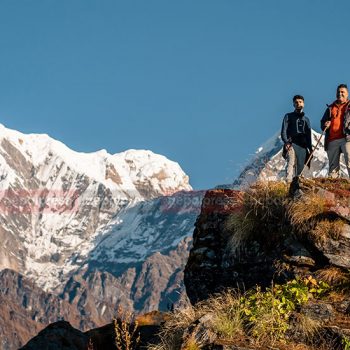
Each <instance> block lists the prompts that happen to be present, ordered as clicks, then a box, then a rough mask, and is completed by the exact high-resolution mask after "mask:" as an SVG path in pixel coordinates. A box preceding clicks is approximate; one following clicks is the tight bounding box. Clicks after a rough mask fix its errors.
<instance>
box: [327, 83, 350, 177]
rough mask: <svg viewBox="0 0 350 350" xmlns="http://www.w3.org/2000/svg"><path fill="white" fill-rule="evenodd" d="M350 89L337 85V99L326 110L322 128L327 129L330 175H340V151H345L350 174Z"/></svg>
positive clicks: (343, 85)
mask: <svg viewBox="0 0 350 350" xmlns="http://www.w3.org/2000/svg"><path fill="white" fill-rule="evenodd" d="M348 97H349V91H348V87H347V85H346V84H340V85H339V86H338V87H337V99H336V100H335V101H334V102H333V103H332V104H331V105H327V106H328V108H327V109H326V111H325V112H324V115H323V117H322V119H321V129H322V131H325V142H324V146H325V150H326V151H327V156H328V162H329V171H328V176H330V177H339V176H340V165H339V160H340V153H344V158H345V164H346V167H347V169H348V175H349V176H350V162H349V158H350V106H349V99H348Z"/></svg>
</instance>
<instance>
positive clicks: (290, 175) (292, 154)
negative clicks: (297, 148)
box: [286, 147, 296, 181]
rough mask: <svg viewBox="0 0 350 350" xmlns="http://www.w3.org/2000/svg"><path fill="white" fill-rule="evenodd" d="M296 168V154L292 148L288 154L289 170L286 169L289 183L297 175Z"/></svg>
mask: <svg viewBox="0 0 350 350" xmlns="http://www.w3.org/2000/svg"><path fill="white" fill-rule="evenodd" d="M295 167H296V161H295V152H294V149H293V147H290V148H289V150H288V153H287V169H286V172H287V174H286V179H287V181H292V179H293V177H294V174H295Z"/></svg>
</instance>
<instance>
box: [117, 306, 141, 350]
mask: <svg viewBox="0 0 350 350" xmlns="http://www.w3.org/2000/svg"><path fill="white" fill-rule="evenodd" d="M113 326H114V333H115V346H116V348H117V350H133V349H136V347H137V346H138V343H139V342H140V332H139V330H138V322H137V321H136V320H135V317H134V314H133V313H132V312H130V311H127V310H123V308H122V307H120V306H119V307H118V311H117V318H115V319H113Z"/></svg>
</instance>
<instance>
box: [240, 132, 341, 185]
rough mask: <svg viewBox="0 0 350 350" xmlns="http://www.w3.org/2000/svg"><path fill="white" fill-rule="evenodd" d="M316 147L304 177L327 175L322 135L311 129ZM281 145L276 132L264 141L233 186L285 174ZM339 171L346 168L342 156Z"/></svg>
mask: <svg viewBox="0 0 350 350" xmlns="http://www.w3.org/2000/svg"><path fill="white" fill-rule="evenodd" d="M319 139H320V142H319V143H318V147H317V149H316V150H315V152H314V154H313V158H312V161H311V167H310V169H309V168H307V167H306V168H305V171H304V173H303V175H304V176H305V177H322V176H327V173H328V160H327V154H326V152H325V150H324V136H321V134H319V133H317V132H316V131H314V130H313V131H312V145H313V147H315V146H316V144H317V142H318V140H319ZM282 146H283V142H282V140H281V137H280V134H279V133H276V134H275V135H274V136H273V137H271V138H270V139H269V140H268V141H267V142H266V143H264V144H263V145H262V146H261V147H259V148H258V149H257V151H256V152H255V154H254V156H253V157H252V158H251V159H250V160H249V162H248V163H247V164H246V166H245V167H244V168H243V170H242V172H241V173H240V175H239V176H238V178H237V179H236V180H235V181H234V183H233V187H234V188H240V187H244V186H247V185H249V184H250V183H252V182H254V181H257V180H281V179H284V178H285V176H286V161H285V160H284V159H283V157H282ZM341 173H342V175H344V176H346V174H347V170H346V166H345V164H344V160H343V158H341Z"/></svg>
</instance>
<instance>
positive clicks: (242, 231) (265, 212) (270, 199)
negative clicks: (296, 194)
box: [225, 182, 288, 253]
mask: <svg viewBox="0 0 350 350" xmlns="http://www.w3.org/2000/svg"><path fill="white" fill-rule="evenodd" d="M287 195H288V186H287V184H285V183H283V182H258V183H256V184H254V185H253V186H251V187H250V188H249V189H248V190H247V191H246V192H244V194H243V196H240V197H238V198H237V199H236V201H237V203H236V207H238V208H240V211H237V212H234V213H232V214H231V215H229V216H228V218H227V219H226V224H225V229H226V231H227V232H231V238H230V239H229V244H228V249H229V250H230V251H232V252H235V253H237V252H239V250H240V248H242V247H244V245H245V243H246V242H247V241H248V240H249V239H250V238H251V237H252V236H253V235H257V234H263V232H264V225H268V224H269V223H274V224H275V225H276V226H278V225H277V224H276V223H281V224H282V223H283V218H284V217H285V203H286V201H287ZM277 230H278V228H277ZM265 231H268V233H271V232H270V231H269V230H268V229H266V230H265Z"/></svg>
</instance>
